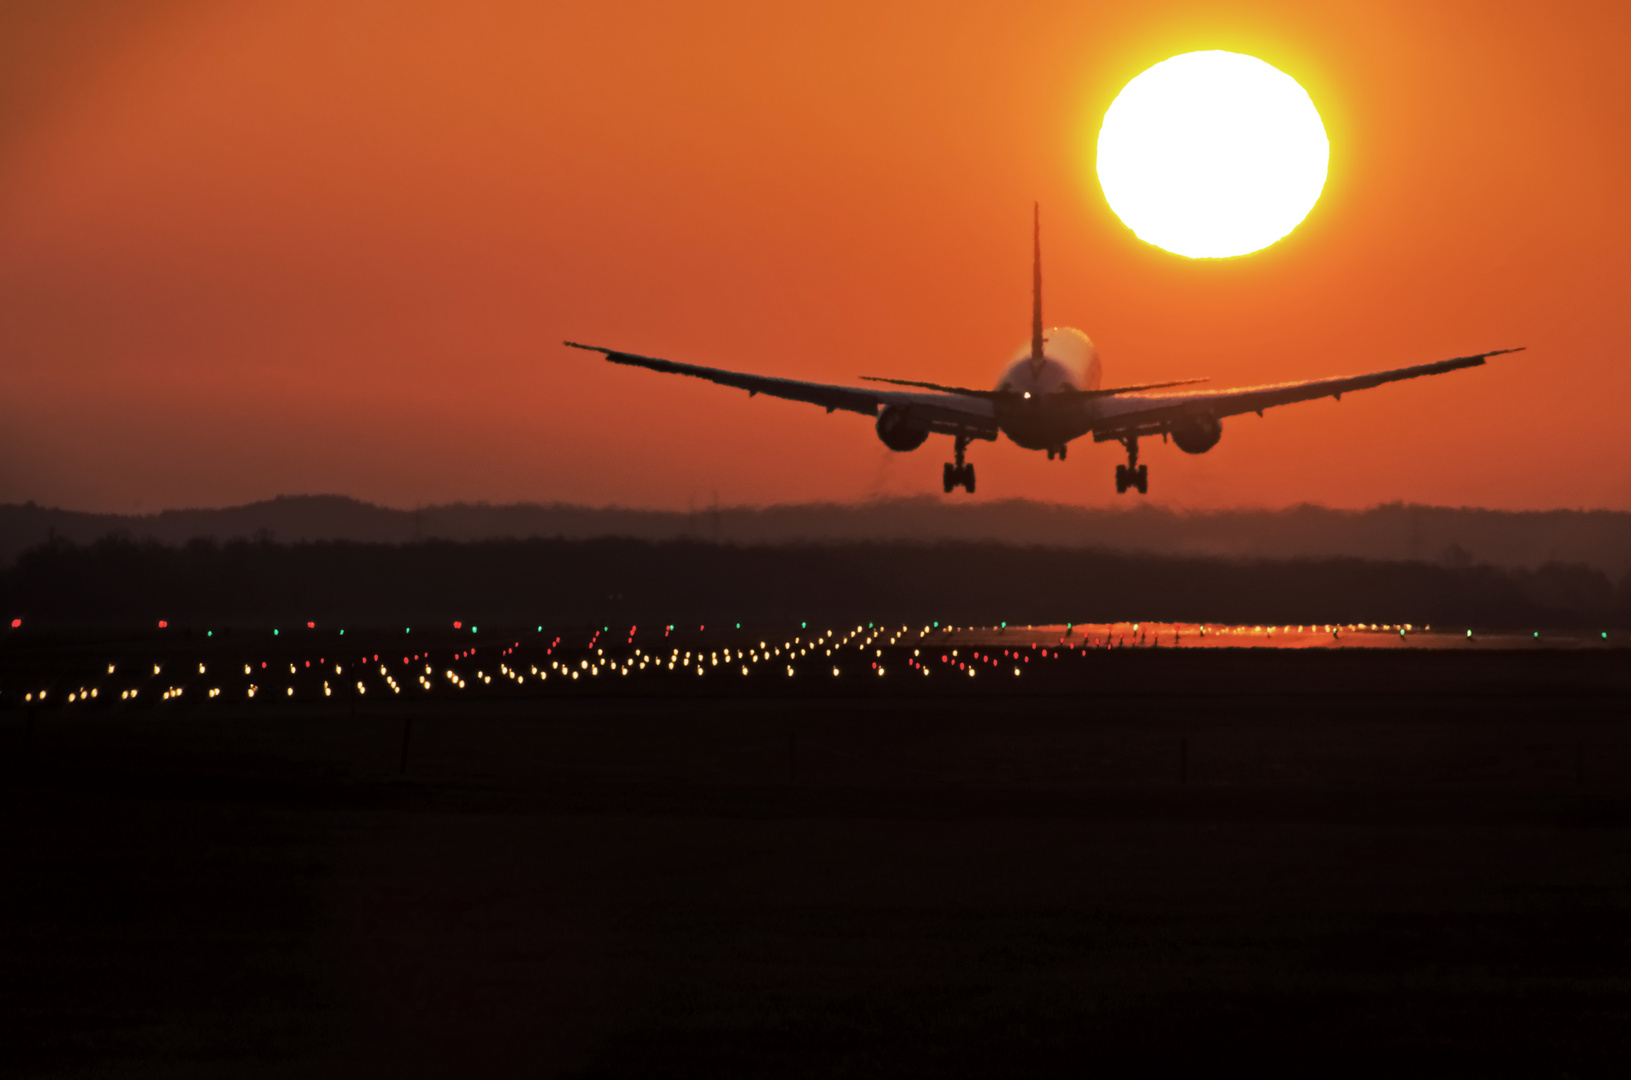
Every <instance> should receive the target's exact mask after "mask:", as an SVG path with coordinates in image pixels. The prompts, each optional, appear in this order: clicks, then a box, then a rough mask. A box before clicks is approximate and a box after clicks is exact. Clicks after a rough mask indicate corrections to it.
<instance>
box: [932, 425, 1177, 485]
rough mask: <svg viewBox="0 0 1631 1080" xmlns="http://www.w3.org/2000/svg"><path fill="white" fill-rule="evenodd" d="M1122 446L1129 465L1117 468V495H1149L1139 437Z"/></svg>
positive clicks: (1148, 479) (1128, 439)
mask: <svg viewBox="0 0 1631 1080" xmlns="http://www.w3.org/2000/svg"><path fill="white" fill-rule="evenodd" d="M1121 444H1122V445H1123V446H1125V447H1126V448H1127V464H1125V465H1117V466H1116V494H1117V495H1125V494H1126V493H1127V489H1128V488H1137V489H1138V493H1139V494H1140V495H1148V494H1149V493H1150V467H1149V466H1148V465H1140V464H1139V463H1138V436H1137V435H1129V436H1127V437H1126V438H1125V439H1122V440H1121ZM948 490H949V489H948Z"/></svg>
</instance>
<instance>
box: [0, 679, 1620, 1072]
mask: <svg viewBox="0 0 1631 1080" xmlns="http://www.w3.org/2000/svg"><path fill="white" fill-rule="evenodd" d="M1094 663H1096V664H1100V665H1101V667H1100V668H1098V669H1097V670H1098V671H1100V672H1101V673H1103V674H1105V675H1107V676H1108V677H1107V678H1105V679H1103V680H1099V681H1094V680H1082V681H1081V682H1079V683H1078V684H1077V685H1075V686H1074V687H1070V686H1059V687H1055V688H1052V689H1050V690H1049V691H1048V692H1034V691H1031V692H1028V693H1027V696H1023V697H1021V696H1013V695H1005V694H1003V693H986V694H983V695H981V696H973V697H970V696H962V695H961V694H960V693H959V691H960V690H961V689H962V688H961V685H960V684H958V683H957V682H955V681H953V680H945V681H943V682H941V683H936V684H935V689H934V690H930V689H928V688H925V689H924V690H923V691H922V692H920V693H914V694H911V695H905V696H902V695H898V694H897V695H892V696H878V697H871V696H867V694H866V693H864V692H857V693H856V694H855V695H854V696H850V697H843V696H831V697H827V698H824V699H821V700H814V699H802V700H801V699H799V698H797V697H793V696H786V695H785V694H784V695H783V696H780V697H777V698H774V699H773V698H768V697H764V696H758V697H754V696H749V695H750V693H751V688H747V689H743V690H741V691H737V692H736V693H737V694H740V695H742V696H733V694H732V692H731V691H729V690H727V689H721V691H720V692H719V693H718V694H717V695H715V696H708V695H707V694H698V695H693V696H690V697H687V698H685V699H676V698H673V697H658V696H652V697H642V696H639V695H626V696H621V697H617V698H596V697H594V696H580V697H575V698H561V699H557V700H533V701H518V700H496V699H495V700H486V701H466V700H460V699H454V700H446V701H423V702H420V703H418V704H413V705H410V704H407V703H405V702H404V703H402V704H397V703H395V702H388V703H380V704H373V703H370V704H369V705H368V706H358V707H357V709H356V711H354V712H353V711H351V710H350V709H349V708H337V709H333V710H328V709H325V708H324V707H323V706H321V705H314V706H308V707H304V708H294V707H290V708H282V709H265V708H262V709H259V710H250V709H248V708H247V707H243V708H239V709H238V711H232V710H230V709H223V710H222V711H217V712H211V711H210V710H208V709H202V708H201V709H197V710H194V711H191V712H179V711H178V712H176V713H174V714H166V713H165V712H164V711H163V710H153V711H151V712H148V713H145V714H135V713H128V714H120V713H117V712H107V713H84V714H81V715H75V714H72V713H71V712H69V711H57V712H51V713H41V714H39V715H38V716H36V717H35V718H34V719H33V720H32V721H30V720H29V719H28V718H27V717H26V715H25V714H24V713H23V712H22V711H20V710H16V711H12V712H8V713H6V714H4V716H3V719H0V723H3V729H0V747H3V750H4V761H5V763H6V768H5V773H4V777H3V779H4V785H3V788H0V790H3V792H4V795H3V798H4V800H5V805H4V812H3V814H0V851H3V852H4V857H5V860H6V867H5V875H4V881H5V887H4V921H3V924H0V963H3V965H4V968H3V976H4V977H3V983H0V1046H3V1047H4V1048H5V1050H4V1053H3V1055H0V1060H4V1061H5V1062H6V1065H5V1066H4V1067H5V1068H7V1069H9V1070H10V1071H12V1072H15V1073H19V1074H24V1075H47V1076H49V1075H97V1076H166V1077H170V1076H217V1075H231V1076H266V1075H278V1076H308V1075H317V1074H339V1075H356V1074H373V1075H384V1076H398V1075H465V1076H482V1077H486V1076H537V1075H561V1074H565V1075H583V1076H613V1075H616V1076H635V1075H705V1076H833V1075H845V1076H889V1077H897V1076H918V1075H968V1076H993V1075H1014V1076H1021V1075H1037V1074H1069V1075H1073V1076H1080V1075H1095V1074H1097V1075H1171V1074H1172V1073H1173V1071H1174V1070H1175V1069H1176V1068H1178V1067H1185V1066H1188V1067H1199V1068H1202V1069H1204V1070H1206V1071H1207V1072H1209V1073H1210V1072H1215V1071H1221V1070H1222V1069H1224V1068H1236V1069H1240V1068H1248V1069H1252V1070H1254V1071H1257V1072H1270V1073H1274V1072H1291V1071H1295V1072H1298V1073H1304V1074H1323V1075H1330V1074H1349V1075H1375V1074H1377V1073H1381V1072H1384V1071H1385V1072H1387V1073H1390V1074H1405V1075H1445V1074H1465V1075H1492V1074H1499V1075H1523V1076H1589V1075H1606V1074H1614V1075H1624V1071H1625V1069H1626V1067H1627V1065H1628V1063H1631V1054H1628V1050H1631V731H1628V729H1627V704H1628V702H1631V694H1628V687H1631V671H1628V667H1631V661H1628V660H1627V656H1626V654H1624V653H1620V652H1607V651H1605V652H1601V653H1555V654H1547V653H1532V654H1526V655H1515V656H1514V657H1512V658H1511V660H1510V662H1507V660H1505V659H1503V657H1502V656H1501V655H1500V654H1490V653H1465V654H1457V653H1411V652H1386V651H1373V652H1365V653H1331V652H1319V651H1309V652H1297V653H1289V652H1277V651H1268V650H1252V651H1238V652H1237V651H1232V650H1231V651H1227V652H1224V651H1207V652H1202V651H1200V650H1196V651H1185V650H1161V651H1154V650H1142V651H1139V650H1125V651H1114V652H1108V653H1103V654H1100V655H1099V657H1098V658H1097V659H1095V661H1094ZM1206 665H1212V666H1211V667H1207V666H1206ZM1225 669H1227V672H1228V677H1227V678H1224V679H1215V678H1213V677H1212V676H1213V674H1215V673H1217V672H1221V671H1224V670H1225ZM1209 685H1218V686H1224V687H1226V688H1225V689H1221V690H1215V691H1209V690H1208V689H1207V687H1208V686H1209ZM1096 687H1112V688H1113V691H1111V690H1102V689H1096ZM1390 687H1396V688H1397V689H1391V690H1390ZM1017 693H1018V691H1017V689H1016V690H1015V694H1016V695H1017ZM235 708H236V707H235ZM375 710H377V711H375ZM410 721H411V723H410Z"/></svg>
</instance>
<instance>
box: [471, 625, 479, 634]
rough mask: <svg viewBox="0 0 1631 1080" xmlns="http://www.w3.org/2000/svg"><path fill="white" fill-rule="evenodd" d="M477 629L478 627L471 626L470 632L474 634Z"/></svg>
mask: <svg viewBox="0 0 1631 1080" xmlns="http://www.w3.org/2000/svg"><path fill="white" fill-rule="evenodd" d="M476 630H477V628H476V627H474V626H472V627H471V628H470V632H471V633H472V634H474V633H475V632H476Z"/></svg>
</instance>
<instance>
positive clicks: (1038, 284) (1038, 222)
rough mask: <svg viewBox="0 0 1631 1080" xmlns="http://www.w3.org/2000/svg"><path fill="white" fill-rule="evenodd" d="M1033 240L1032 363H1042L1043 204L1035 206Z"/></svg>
mask: <svg viewBox="0 0 1631 1080" xmlns="http://www.w3.org/2000/svg"><path fill="white" fill-rule="evenodd" d="M1032 241H1033V245H1034V247H1033V250H1034V252H1035V255H1034V258H1033V261H1032V263H1031V363H1032V364H1036V365H1040V364H1041V363H1042V204H1041V203H1037V204H1036V205H1035V207H1034V211H1033V218H1032Z"/></svg>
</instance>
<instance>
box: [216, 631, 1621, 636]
mask: <svg viewBox="0 0 1631 1080" xmlns="http://www.w3.org/2000/svg"><path fill="white" fill-rule="evenodd" d="M204 636H205V637H214V636H215V631H214V630H206V631H204ZM1603 636H1604V637H1607V636H1608V635H1607V634H1604V635H1603Z"/></svg>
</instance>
